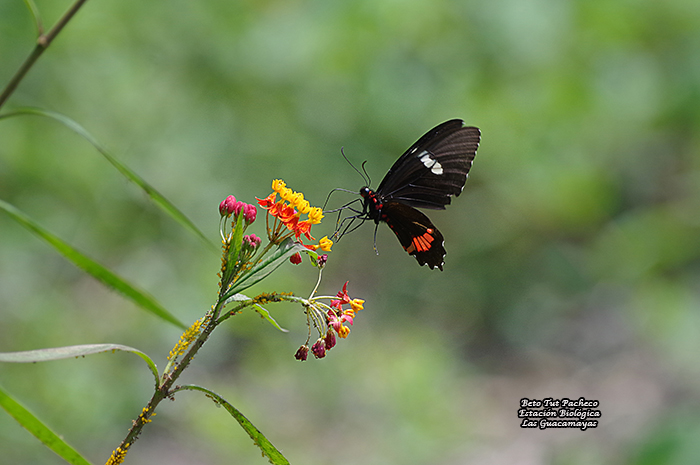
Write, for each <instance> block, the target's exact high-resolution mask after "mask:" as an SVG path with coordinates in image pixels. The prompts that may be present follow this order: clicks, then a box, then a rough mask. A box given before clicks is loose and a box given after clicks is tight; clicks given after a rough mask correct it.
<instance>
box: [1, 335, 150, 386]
mask: <svg viewBox="0 0 700 465" xmlns="http://www.w3.org/2000/svg"><path fill="white" fill-rule="evenodd" d="M115 350H120V351H123V352H130V353H132V354H135V355H138V356H139V357H141V358H142V359H143V360H144V361H145V362H146V364H147V365H148V367H149V368H150V369H151V372H152V373H153V376H154V377H155V380H156V387H158V384H159V381H160V379H159V378H160V377H159V375H158V367H157V366H156V364H155V362H154V361H153V359H151V357H149V356H148V355H147V354H145V353H144V352H141V351H140V350H138V349H134V348H133V347H129V346H125V345H122V344H81V345H75V346H64V347H52V348H48V349H37V350H25V351H21V352H0V362H6V363H36V362H49V361H52V360H62V359H66V358H74V357H84V356H85V355H92V354H99V353H102V352H109V351H115Z"/></svg>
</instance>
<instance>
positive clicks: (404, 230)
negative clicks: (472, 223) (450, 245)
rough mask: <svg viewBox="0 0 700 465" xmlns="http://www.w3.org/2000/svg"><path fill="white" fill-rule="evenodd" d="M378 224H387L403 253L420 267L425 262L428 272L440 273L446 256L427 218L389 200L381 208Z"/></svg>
mask: <svg viewBox="0 0 700 465" xmlns="http://www.w3.org/2000/svg"><path fill="white" fill-rule="evenodd" d="M381 221H385V222H386V223H387V224H388V225H389V227H390V228H391V230H392V231H394V234H396V237H397V238H398V239H399V242H400V243H401V245H402V246H403V248H404V250H405V251H406V252H408V254H409V255H413V256H414V257H416V260H418V263H419V264H420V265H421V266H423V265H425V264H426V263H427V264H428V266H429V267H430V268H431V269H433V268H435V267H438V268H440V271H442V265H444V264H445V254H446V253H447V252H446V251H445V247H444V245H445V239H444V238H443V237H442V234H441V233H440V231H438V229H437V228H436V227H435V225H433V223H432V222H431V221H430V218H428V217H427V216H425V215H424V214H423V213H421V212H419V211H418V210H416V209H415V208H413V207H409V206H408V205H405V204H402V203H399V202H393V201H390V202H386V203H385V204H384V205H383V206H382V210H381Z"/></svg>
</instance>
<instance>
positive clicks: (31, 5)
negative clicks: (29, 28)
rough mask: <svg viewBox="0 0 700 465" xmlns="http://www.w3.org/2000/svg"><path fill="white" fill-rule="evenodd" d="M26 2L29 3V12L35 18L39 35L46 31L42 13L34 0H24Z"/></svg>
mask: <svg viewBox="0 0 700 465" xmlns="http://www.w3.org/2000/svg"><path fill="white" fill-rule="evenodd" d="M24 4H25V5H27V8H28V9H29V12H30V13H31V14H32V17H33V18H34V25H35V26H36V32H37V35H39V36H40V35H42V34H43V33H44V25H43V24H42V22H41V14H40V13H39V8H37V6H36V3H34V0H24Z"/></svg>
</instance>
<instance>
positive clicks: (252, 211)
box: [243, 204, 258, 224]
mask: <svg viewBox="0 0 700 465" xmlns="http://www.w3.org/2000/svg"><path fill="white" fill-rule="evenodd" d="M257 214H258V209H257V208H255V205H250V204H246V205H245V207H243V218H244V219H245V222H246V224H250V223H252V222H253V221H255V217H256V216H257Z"/></svg>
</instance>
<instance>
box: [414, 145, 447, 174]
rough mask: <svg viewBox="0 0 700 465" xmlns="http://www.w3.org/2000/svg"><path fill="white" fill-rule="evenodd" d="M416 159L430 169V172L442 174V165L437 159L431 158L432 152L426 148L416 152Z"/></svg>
mask: <svg viewBox="0 0 700 465" xmlns="http://www.w3.org/2000/svg"><path fill="white" fill-rule="evenodd" d="M418 159H419V160H420V161H421V163H423V165H425V167H426V168H428V169H429V170H430V172H431V173H433V174H435V175H437V176H440V175H441V174H442V172H443V171H442V165H441V164H440V162H439V161H437V160H436V159H434V158H433V156H432V154H431V153H430V152H428V151H427V150H423V151H422V152H421V153H420V154H418Z"/></svg>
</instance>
